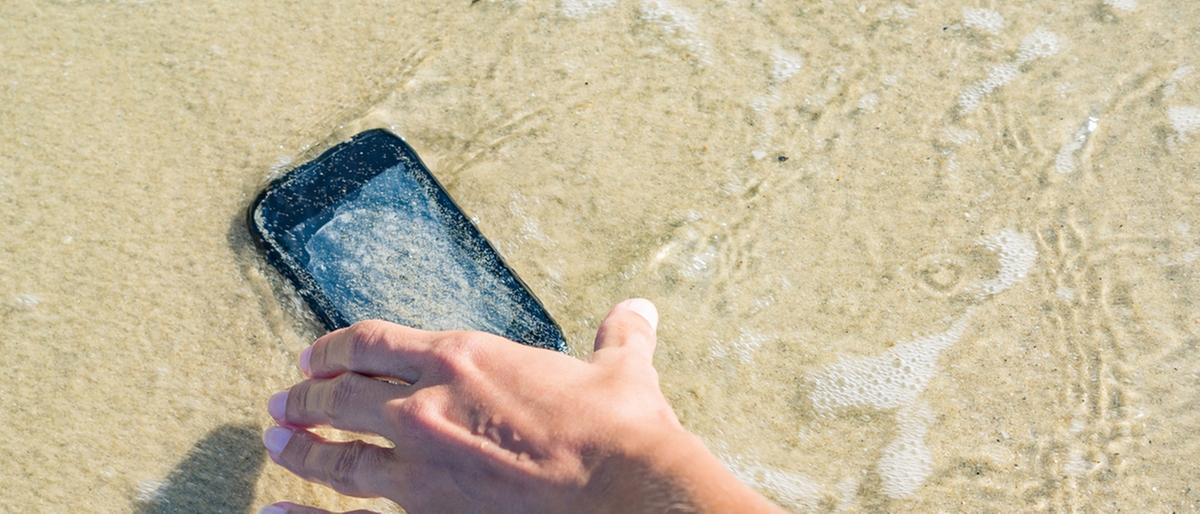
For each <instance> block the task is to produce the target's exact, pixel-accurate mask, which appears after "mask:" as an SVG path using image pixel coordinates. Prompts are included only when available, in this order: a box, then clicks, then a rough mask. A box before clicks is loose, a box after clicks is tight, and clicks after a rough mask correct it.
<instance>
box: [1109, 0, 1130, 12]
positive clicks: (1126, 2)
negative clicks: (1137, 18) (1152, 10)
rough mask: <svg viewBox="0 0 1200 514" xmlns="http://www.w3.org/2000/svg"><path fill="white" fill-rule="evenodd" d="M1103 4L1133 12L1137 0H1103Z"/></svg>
mask: <svg viewBox="0 0 1200 514" xmlns="http://www.w3.org/2000/svg"><path fill="white" fill-rule="evenodd" d="M1104 5H1107V6H1109V7H1112V8H1113V9H1120V10H1122V11H1125V12H1133V11H1136V10H1137V8H1138V4H1137V0H1104Z"/></svg>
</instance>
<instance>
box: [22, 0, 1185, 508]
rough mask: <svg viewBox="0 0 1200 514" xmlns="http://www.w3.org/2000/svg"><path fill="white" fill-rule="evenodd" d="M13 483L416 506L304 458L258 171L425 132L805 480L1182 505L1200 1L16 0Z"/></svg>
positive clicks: (750, 469) (586, 323) (798, 488)
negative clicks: (302, 475) (287, 412)
mask: <svg viewBox="0 0 1200 514" xmlns="http://www.w3.org/2000/svg"><path fill="white" fill-rule="evenodd" d="M4 11H5V12H4V14H2V15H0V33H2V34H4V37H3V38H0V120H3V121H4V124H5V130H3V131H0V320H2V321H3V323H4V325H5V330H4V334H3V335H2V336H0V402H2V403H3V409H2V410H0V433H3V434H4V435H5V437H3V438H2V439H0V463H2V464H3V465H0V483H3V484H6V486H5V487H4V488H2V489H3V490H2V491H0V511H5V512H51V511H79V512H138V513H160V512H162V513H165V512H239V513H240V512H254V511H255V510H256V509H257V508H258V507H260V506H262V505H264V504H267V503H271V502H274V501H280V500H291V501H296V502H301V503H308V504H312V505H316V506H320V507H323V508H327V509H331V510H336V511H341V510H350V509H353V508H371V509H374V510H378V511H380V512H400V510H399V509H398V508H397V507H396V506H394V505H392V504H389V503H387V502H382V501H374V500H353V499H347V498H342V497H339V496H337V495H336V494H334V493H332V492H331V491H329V490H327V489H325V488H323V487H321V486H316V485H311V484H307V483H305V482H302V481H300V480H299V479H297V478H295V477H293V476H291V475H289V474H288V473H286V472H285V471H283V470H282V469H281V468H279V467H278V466H276V465H274V464H273V463H271V462H270V460H269V459H268V458H267V456H266V453H265V450H264V449H263V448H262V446H261V443H260V442H259V436H260V434H261V433H262V431H263V430H264V429H265V428H266V427H268V426H270V424H271V423H272V422H271V419H270V417H269V416H268V415H267V413H266V408H265V406H266V401H267V398H268V397H269V396H270V395H271V394H272V393H274V392H276V391H279V390H282V389H283V388H285V387H287V386H289V385H290V384H292V383H294V382H296V381H298V380H300V378H301V377H300V374H299V372H298V370H297V369H296V367H295V364H294V363H295V359H296V356H297V355H298V354H299V352H300V351H301V350H302V349H303V348H305V347H306V346H307V345H308V344H310V343H311V342H312V340H313V339H315V338H316V337H318V336H319V335H320V334H321V333H322V331H321V329H320V328H319V326H318V325H317V324H316V323H315V322H314V320H313V317H312V315H311V314H310V313H308V312H307V311H306V310H305V308H304V307H303V304H302V302H301V301H300V300H299V298H298V297H297V296H296V295H295V294H294V293H293V292H292V291H290V290H289V288H288V287H287V286H286V285H285V283H284V282H283V281H282V280H281V279H280V278H279V276H278V275H277V274H275V272H274V271H273V270H272V269H271V268H270V267H269V266H268V265H267V264H266V262H265V261H264V259H263V258H262V256H261V255H259V253H258V250H257V249H256V248H255V247H254V245H253V243H252V242H251V239H250V236H249V235H248V233H247V230H246V228H245V212H246V209H247V208H248V206H249V204H250V202H251V200H252V199H253V198H254V196H255V195H256V194H257V193H258V192H259V191H260V190H261V189H262V188H263V187H265V185H266V184H267V183H268V182H269V181H270V179H271V178H273V177H275V176H278V174H279V173H282V172H284V171H286V170H287V169H289V168H290V167H291V166H294V165H296V164H298V163H300V162H303V161H304V160H306V159H308V158H311V157H313V156H315V155H317V154H318V153H319V152H320V151H321V150H323V149H326V148H328V147H330V146H331V145H333V144H336V143H337V142H340V141H344V140H345V139H347V138H349V137H350V136H352V135H353V134H355V133H357V132H359V131H361V130H365V129H369V128H386V129H388V130H391V131H393V132H394V133H396V134H398V135H400V136H402V137H404V138H405V139H406V140H407V141H408V143H409V144H411V145H412V147H413V148H414V149H415V150H416V151H417V152H418V153H419V154H420V156H421V157H422V159H423V160H424V161H425V163H426V164H427V165H428V166H429V168H430V169H431V170H432V172H433V173H434V174H435V175H436V176H437V177H438V179H439V180H440V181H441V182H442V183H443V184H444V185H445V186H446V187H447V189H448V190H449V192H450V194H451V195H452V196H453V197H454V198H455V200H456V201H457V202H458V203H459V204H460V205H461V206H462V207H463V210H464V211H465V212H466V213H467V214H468V215H469V216H471V218H472V219H473V220H474V221H475V222H476V223H477V225H478V226H479V227H480V229H481V230H482V231H483V233H484V234H485V235H486V236H487V237H488V238H489V239H490V240H491V241H492V243H493V244H494V245H495V246H496V248H497V249H498V250H499V251H500V252H501V253H502V254H503V255H504V257H505V259H506V260H507V261H508V263H509V264H511V265H512V267H513V268H514V269H515V270H516V271H517V272H518V273H519V274H520V276H521V277H522V278H523V279H524V280H525V282H527V283H528V284H529V286H530V287H531V289H532V290H533V291H534V292H535V293H536V294H537V295H538V296H539V298H540V299H541V300H542V301H543V302H544V303H545V305H546V308H547V310H548V311H549V312H550V313H551V314H552V315H553V316H554V318H555V319H557V320H558V321H559V322H560V323H561V325H562V328H563V329H564V331H565V334H566V337H567V340H568V343H569V345H570V347H571V351H572V353H573V354H574V355H576V356H579V357H586V356H587V355H588V354H589V353H590V351H591V342H592V341H591V339H592V337H593V336H594V334H595V330H596V326H597V324H598V323H599V321H600V319H601V318H602V317H603V316H604V314H605V313H606V312H607V311H608V309H609V308H610V307H611V306H612V305H613V304H615V303H617V302H619V301H621V300H623V299H625V298H629V297H634V296H640V297H645V298H649V299H651V300H653V301H654V302H655V303H656V304H657V305H658V308H659V311H660V313H661V322H660V326H659V347H658V353H657V354H656V357H655V359H656V360H655V362H656V366H657V368H658V369H659V371H660V374H661V376H662V382H663V387H664V392H665V393H666V395H667V398H668V399H669V400H670V401H671V404H672V405H673V406H674V407H675V409H676V411H677V412H678V414H679V416H680V418H681V420H682V421H683V423H684V425H685V426H687V427H688V428H689V429H690V430H692V431H693V432H695V433H697V434H699V435H700V436H701V437H702V438H703V439H704V440H705V441H706V442H707V443H708V444H709V446H710V447H711V448H713V449H714V451H716V452H717V453H718V454H719V455H720V456H721V458H722V459H723V460H724V461H725V462H726V464H727V465H728V466H729V467H730V468H731V469H732V470H733V471H734V472H735V473H736V474H737V475H738V476H739V478H741V479H742V480H743V481H745V482H747V483H749V484H751V485H753V486H754V487H756V488H757V489H759V490H760V491H762V492H763V494H765V495H767V496H768V497H769V498H771V499H773V500H775V501H777V502H779V503H780V504H781V505H783V506H784V507H786V508H788V509H789V510H792V511H795V512H812V511H821V512H1018V511H1019V512H1034V511H1036V512H1041V511H1054V512H1064V511H1066V512H1074V511H1080V512H1096V511H1105V512H1109V511H1134V512H1168V511H1174V512H1192V511H1196V510H1200V479H1198V478H1197V477H1200V464H1198V463H1200V435H1197V434H1200V308H1198V306H1197V304H1196V298H1197V293H1198V292H1200V282H1198V277H1200V262H1198V258H1200V70H1197V66H1198V65H1200V54H1197V52H1196V49H1197V48H1200V8H1196V7H1195V6H1192V5H1189V4H1188V3H1187V2H1184V3H1178V2H1176V3H1171V2H1162V1H1150V0H1088V1H1085V2H1074V3H1063V2H1051V1H1048V0H1036V1H1032V2H982V3H961V2H950V1H947V0H923V1H919V2H917V1H913V2H904V1H901V2H890V1H886V2H859V3H844V2H841V3H839V2H824V1H798V2H783V1H758V0H753V1H751V0H670V1H668V0H524V1H522V0H479V1H477V2H471V1H470V0H462V1H456V2H450V3H446V2H432V1H428V2H427V1H413V2H403V3H395V2H341V1H338V0H334V1H332V2H323V3H321V4H320V5H319V6H317V5H309V4H306V3H287V2H279V3H273V4H269V3H261V2H232V1H226V0H221V1H218V2H209V3H202V2H192V1H182V2H158V1H129V2H91V1H78V2H72V1H67V0H63V1H56V2H29V1H14V2H10V4H9V5H8V6H6V8H5V9H4Z"/></svg>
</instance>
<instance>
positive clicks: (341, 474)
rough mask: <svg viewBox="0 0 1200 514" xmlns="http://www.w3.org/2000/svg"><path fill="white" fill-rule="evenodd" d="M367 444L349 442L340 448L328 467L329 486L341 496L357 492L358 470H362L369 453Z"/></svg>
mask: <svg viewBox="0 0 1200 514" xmlns="http://www.w3.org/2000/svg"><path fill="white" fill-rule="evenodd" d="M369 449H370V448H369V447H368V446H367V443H364V442H362V441H351V442H349V443H346V445H345V446H343V447H342V448H340V451H339V452H338V453H337V455H336V456H335V458H334V461H333V465H332V466H330V467H329V476H328V481H329V486H330V487H332V488H333V490H335V491H337V492H339V493H342V494H351V495H352V494H354V493H356V492H357V491H358V486H357V483H358V480H357V478H358V477H359V470H361V469H364V465H365V462H364V461H366V460H367V459H368V458H370V455H371V452H370V451H368V450H369Z"/></svg>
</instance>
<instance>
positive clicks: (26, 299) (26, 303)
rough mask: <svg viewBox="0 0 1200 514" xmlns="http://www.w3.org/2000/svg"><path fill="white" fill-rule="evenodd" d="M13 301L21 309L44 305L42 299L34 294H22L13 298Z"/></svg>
mask: <svg viewBox="0 0 1200 514" xmlns="http://www.w3.org/2000/svg"><path fill="white" fill-rule="evenodd" d="M13 300H14V301H15V302H16V304H17V305H19V306H21V307H33V306H35V305H37V304H39V303H42V298H41V297H40V296H38V295H35V294H32V293H21V294H19V295H17V296H15V297H13Z"/></svg>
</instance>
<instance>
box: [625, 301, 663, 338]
mask: <svg viewBox="0 0 1200 514" xmlns="http://www.w3.org/2000/svg"><path fill="white" fill-rule="evenodd" d="M617 307H623V308H625V309H629V310H631V311H633V312H636V313H637V314H638V315H639V316H641V317H642V318H644V319H645V320H646V322H647V323H649V324H650V329H651V330H656V331H657V330H658V308H657V307H655V306H654V303H653V302H651V301H650V300H647V299H645V298H631V299H629V300H625V301H623V302H621V303H618V304H617Z"/></svg>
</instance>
